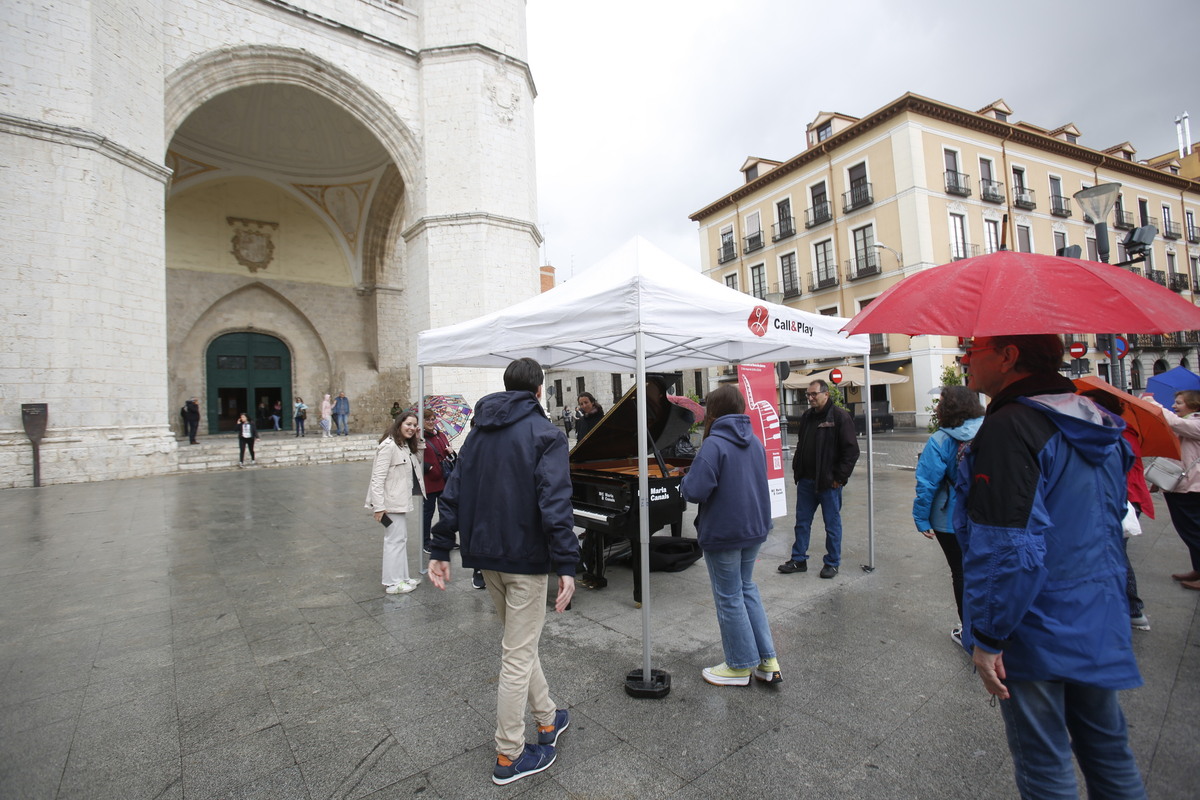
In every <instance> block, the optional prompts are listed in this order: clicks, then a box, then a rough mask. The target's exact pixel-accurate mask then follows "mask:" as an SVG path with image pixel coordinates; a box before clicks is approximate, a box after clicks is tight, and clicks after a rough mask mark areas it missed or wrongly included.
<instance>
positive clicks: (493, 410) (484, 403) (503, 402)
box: [472, 390, 546, 430]
mask: <svg viewBox="0 0 1200 800" xmlns="http://www.w3.org/2000/svg"><path fill="white" fill-rule="evenodd" d="M530 414H537V415H538V416H541V417H545V416H546V412H545V410H543V408H542V404H541V403H540V402H539V401H538V399H537V398H536V397H534V396H533V394H532V393H531V392H526V391H523V390H521V391H515V392H495V393H494V394H489V395H487V396H486V397H484V398H482V399H481V400H480V401H479V402H478V403H476V404H475V416H474V418H473V419H472V426H473V427H475V428H481V429H483V430H497V429H499V428H507V427H508V426H509V425H512V424H513V423H515V422H517V421H518V420H522V419H524V418H525V417H528V416H529V415H530Z"/></svg>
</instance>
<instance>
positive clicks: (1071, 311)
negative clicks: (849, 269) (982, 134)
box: [842, 250, 1200, 337]
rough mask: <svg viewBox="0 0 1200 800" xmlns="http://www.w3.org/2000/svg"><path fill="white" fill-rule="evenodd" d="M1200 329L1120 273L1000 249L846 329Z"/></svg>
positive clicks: (1169, 297) (926, 279)
mask: <svg viewBox="0 0 1200 800" xmlns="http://www.w3.org/2000/svg"><path fill="white" fill-rule="evenodd" d="M1198 328H1200V308H1197V307H1196V306H1195V305H1193V304H1192V303H1190V302H1188V301H1187V300H1184V299H1183V298H1181V297H1180V296H1179V295H1177V294H1175V293H1174V292H1172V291H1171V290H1169V289H1167V288H1166V287H1164V286H1160V285H1158V284H1157V283H1155V282H1153V281H1150V280H1147V279H1145V278H1143V277H1141V276H1139V275H1135V274H1134V273H1132V272H1129V271H1127V270H1124V269H1121V268H1120V267H1114V266H1111V265H1109V264H1100V263H1098V262H1095V261H1082V260H1080V259H1076V258H1060V257H1058V256H1044V255H1038V254H1036V253H1014V252H1012V251H1011V250H1001V251H998V252H995V253H991V254H989V255H986V256H978V257H976V258H968V259H964V260H962V261H955V262H953V263H951V264H943V265H942V266H940V267H933V268H932V269H927V270H924V271H922V272H918V273H916V274H914V275H910V276H908V277H907V278H905V279H904V280H902V281H900V282H899V283H897V284H895V285H894V286H892V287H891V288H890V289H888V290H887V291H885V292H884V293H883V294H881V295H879V297H877V298H875V299H874V300H873V301H871V304H870V305H869V306H867V307H866V308H864V309H863V310H862V311H860V312H859V313H858V315H857V316H855V317H854V319H852V320H850V322H849V324H847V325H846V327H845V328H843V329H842V330H844V331H846V332H847V333H905V334H908V335H909V336H919V335H921V334H943V335H946V336H962V337H967V336H1004V335H1009V336H1013V335H1019V334H1030V333H1108V332H1114V331H1115V332H1121V333H1170V332H1173V331H1185V330H1195V329H1198Z"/></svg>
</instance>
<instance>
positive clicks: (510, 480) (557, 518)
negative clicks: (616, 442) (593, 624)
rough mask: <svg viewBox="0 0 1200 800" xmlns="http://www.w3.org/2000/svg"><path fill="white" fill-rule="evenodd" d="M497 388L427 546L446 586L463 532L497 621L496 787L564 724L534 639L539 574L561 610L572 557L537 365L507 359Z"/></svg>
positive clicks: (467, 556) (550, 747)
mask: <svg viewBox="0 0 1200 800" xmlns="http://www.w3.org/2000/svg"><path fill="white" fill-rule="evenodd" d="M504 388H505V389H506V390H507V391H504V392H496V393H494V394H490V395H488V396H486V397H484V398H483V399H481V400H480V401H479V402H478V403H477V404H476V405H475V420H474V425H473V427H472V429H471V434H470V436H468V437H467V440H466V443H465V444H464V445H463V447H462V449H461V450H460V451H459V454H458V465H457V466H456V467H455V468H454V471H453V472H452V473H451V474H450V480H449V481H448V482H447V483H446V488H445V490H444V491H443V492H442V496H441V498H440V499H439V502H438V515H439V519H438V522H437V524H436V525H434V526H433V531H432V538H431V541H430V546H429V550H430V557H429V577H430V580H432V581H433V585H434V586H436V587H437V588H439V589H445V588H446V583H447V582H448V581H449V580H450V561H449V559H450V549H451V548H452V547H453V545H454V534H455V533H456V532H458V533H459V534H461V538H462V543H461V544H462V547H461V551H460V552H461V556H462V564H463V567H474V568H477V569H482V570H483V579H484V583H485V584H486V586H487V590H488V593H489V594H490V595H491V597H492V602H493V603H495V605H496V612H497V613H498V614H499V616H500V622H501V624H502V625H503V626H504V639H503V655H502V657H501V666H500V681H499V688H498V690H497V699H496V766H495V769H494V771H493V772H492V781H493V782H494V783H497V784H500V785H504V784H508V783H512V782H513V781H516V780H520V779H521V778H523V777H525V776H527V775H533V774H534V773H537V772H541V771H542V770H544V769H546V768H547V767H549V766H550V765H551V764H552V763H553V762H554V758H555V745H556V744H557V742H558V736H559V734H561V733H562V732H563V731H564V730H566V728H567V724H568V716H567V710H566V709H565V708H560V709H555V706H554V701H553V700H551V699H550V689H549V686H548V685H547V684H546V677H545V675H544V674H543V673H542V666H541V660H540V658H539V656H538V640H539V639H540V638H541V635H542V626H543V624H544V623H545V621H546V583H547V575H548V574H549V573H550V572H552V571H553V572H555V573H557V574H558V597H557V599H556V600H555V603H554V609H555V611H558V612H562V611H564V610H566V608H567V605H568V604H569V603H570V602H571V597H572V595H574V593H575V565H576V563H577V562H578V561H579V540H578V539H577V538H576V537H575V532H574V511H573V509H572V508H571V471H570V466H569V465H568V462H567V453H568V447H567V437H566V435H565V434H564V433H563V432H562V431H560V430H559V429H558V427H557V426H555V425H554V423H552V422H551V421H550V420H549V419H548V418H547V417H546V412H545V410H544V409H543V408H542V406H541V402H540V398H541V396H542V368H541V367H540V366H539V365H538V363H537V362H536V361H534V360H533V359H531V358H522V359H518V360H517V361H514V362H512V363H511V364H509V365H508V369H506V370H505V371H504ZM526 702H528V705H529V708H530V711H531V712H532V714H533V718H534V720H535V722H536V723H537V725H538V743H537V744H536V745H533V744H526V743H525V706H526Z"/></svg>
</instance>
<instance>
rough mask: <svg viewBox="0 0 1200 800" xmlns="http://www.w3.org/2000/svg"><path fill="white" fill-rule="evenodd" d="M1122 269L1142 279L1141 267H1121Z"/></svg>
mask: <svg viewBox="0 0 1200 800" xmlns="http://www.w3.org/2000/svg"><path fill="white" fill-rule="evenodd" d="M1121 269H1123V270H1125V271H1127V272H1131V273H1133V274H1134V275H1137V276H1138V277H1139V278H1140V277H1142V268H1141V267H1121Z"/></svg>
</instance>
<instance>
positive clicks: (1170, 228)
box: [1162, 220, 1183, 239]
mask: <svg viewBox="0 0 1200 800" xmlns="http://www.w3.org/2000/svg"><path fill="white" fill-rule="evenodd" d="M1162 235H1163V238H1164V239H1182V238H1183V226H1182V225H1180V224H1179V223H1178V222H1171V221H1170V220H1168V221H1166V222H1164V223H1163V227H1162Z"/></svg>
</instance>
